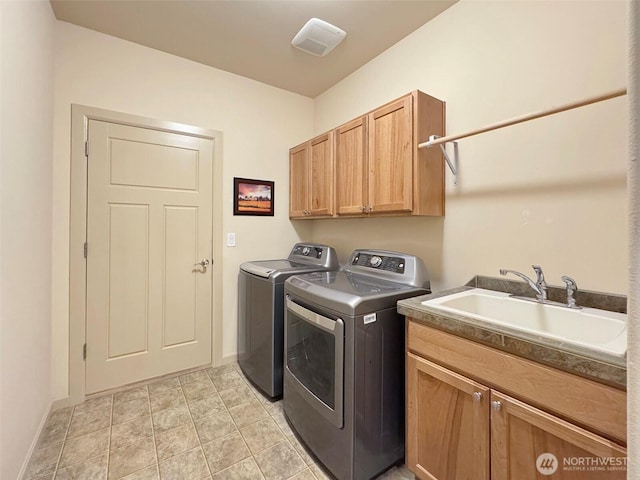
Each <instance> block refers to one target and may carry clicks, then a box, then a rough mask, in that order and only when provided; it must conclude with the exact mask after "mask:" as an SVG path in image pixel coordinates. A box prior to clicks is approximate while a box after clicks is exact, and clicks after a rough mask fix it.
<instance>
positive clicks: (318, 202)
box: [309, 132, 333, 217]
mask: <svg viewBox="0 0 640 480" xmlns="http://www.w3.org/2000/svg"><path fill="white" fill-rule="evenodd" d="M309 149H310V157H311V178H310V182H311V183H310V185H311V189H310V190H311V191H310V210H311V215H312V216H316V217H318V216H331V215H333V132H328V133H325V134H324V135H320V136H319V137H316V138H314V139H313V140H311V142H310V147H309Z"/></svg>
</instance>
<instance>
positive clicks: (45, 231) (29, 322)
mask: <svg viewBox="0 0 640 480" xmlns="http://www.w3.org/2000/svg"><path fill="white" fill-rule="evenodd" d="M54 21H55V20H54V17H53V13H52V12H51V7H50V5H49V2H45V1H26V0H23V1H2V3H0V48H1V50H0V62H1V77H0V85H1V87H2V88H1V93H0V105H2V117H1V121H0V124H1V129H0V172H1V173H0V233H1V235H0V246H1V248H0V298H1V303H0V429H1V430H0V478H3V479H4V478H6V479H7V480H9V479H14V478H18V475H19V472H20V470H21V468H23V462H24V461H25V460H26V458H27V454H28V452H29V450H30V449H31V448H32V447H33V442H34V440H35V437H36V434H37V431H38V429H39V427H40V425H41V423H42V422H43V420H44V419H45V416H46V415H47V414H48V412H49V406H50V402H51V396H50V391H51V195H52V184H51V173H52V165H51V163H52V153H51V152H52V150H51V149H52V142H53V123H52V121H53V81H52V71H53V48H52V45H53V24H54Z"/></svg>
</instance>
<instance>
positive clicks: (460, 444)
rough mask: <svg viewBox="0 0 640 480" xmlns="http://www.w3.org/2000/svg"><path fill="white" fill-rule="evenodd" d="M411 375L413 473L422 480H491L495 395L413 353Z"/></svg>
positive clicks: (409, 404) (409, 457)
mask: <svg viewBox="0 0 640 480" xmlns="http://www.w3.org/2000/svg"><path fill="white" fill-rule="evenodd" d="M406 372H407V442H406V445H407V451H406V456H407V465H408V466H409V468H410V469H411V470H412V471H413V472H414V473H415V474H416V476H417V477H418V478H421V479H429V480H463V479H464V480H488V479H489V389H488V388H487V387H485V386H484V385H481V384H479V383H476V382H474V381H472V380H469V379H467V378H465V377H463V376H461V375H458V374H456V373H454V372H451V371H449V370H447V369H445V368H443V367H440V366H439V365H436V364H434V363H431V362H429V361H427V360H424V359H422V358H420V357H417V356H415V355H413V354H411V353H408V354H407V368H406ZM474 397H475V398H474Z"/></svg>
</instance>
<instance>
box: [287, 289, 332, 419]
mask: <svg viewBox="0 0 640 480" xmlns="http://www.w3.org/2000/svg"><path fill="white" fill-rule="evenodd" d="M286 307H287V310H286V314H285V325H286V326H285V356H286V358H285V365H286V368H287V371H288V372H289V373H290V374H291V376H292V377H293V379H294V380H295V381H294V382H293V384H294V387H295V389H296V390H297V391H298V393H299V394H300V395H301V396H302V397H303V398H304V399H305V400H306V402H307V403H308V404H309V405H310V406H312V407H313V408H314V409H315V410H316V411H318V413H320V414H321V415H322V416H324V417H325V418H326V419H327V420H328V421H329V422H331V424H333V425H334V426H336V427H338V428H342V426H343V424H344V418H343V402H344V382H343V368H344V323H343V321H342V319H340V318H329V317H326V316H324V315H320V314H318V313H316V312H313V311H311V310H309V309H307V308H305V307H303V306H302V305H299V304H298V303H296V302H294V301H293V300H292V299H291V298H290V297H289V296H288V295H287V299H286Z"/></svg>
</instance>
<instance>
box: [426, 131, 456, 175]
mask: <svg viewBox="0 0 640 480" xmlns="http://www.w3.org/2000/svg"><path fill="white" fill-rule="evenodd" d="M438 138H440V137H438V135H431V136H430V137H429V142H428V143H427V147H430V145H429V143H431V142H433V141H434V140H436V139H438ZM448 143H453V160H451V158H450V157H449V154H448V153H447V149H446V148H445V145H446V143H441V144H440V145H439V146H440V150H442V154H443V155H444V159H445V160H446V161H447V165H449V169H450V170H451V173H452V174H453V184H454V185H458V142H448Z"/></svg>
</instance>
